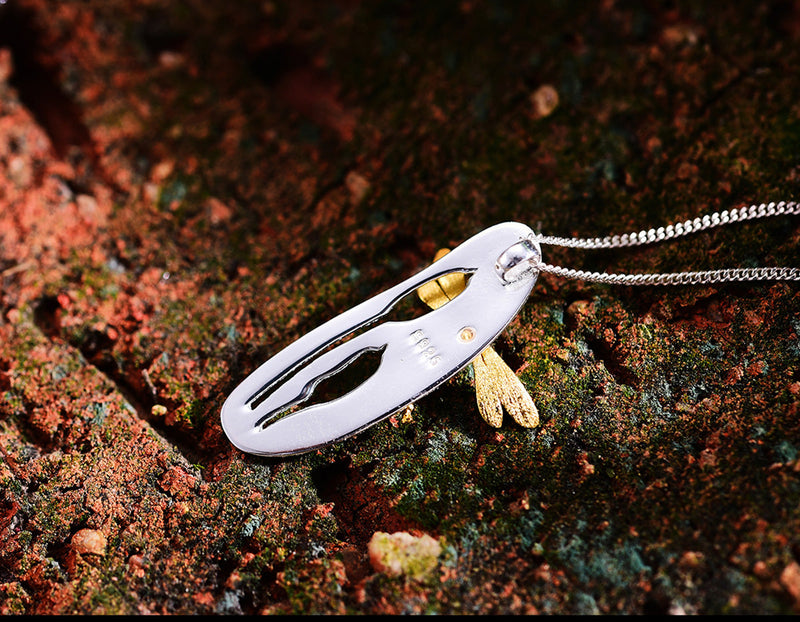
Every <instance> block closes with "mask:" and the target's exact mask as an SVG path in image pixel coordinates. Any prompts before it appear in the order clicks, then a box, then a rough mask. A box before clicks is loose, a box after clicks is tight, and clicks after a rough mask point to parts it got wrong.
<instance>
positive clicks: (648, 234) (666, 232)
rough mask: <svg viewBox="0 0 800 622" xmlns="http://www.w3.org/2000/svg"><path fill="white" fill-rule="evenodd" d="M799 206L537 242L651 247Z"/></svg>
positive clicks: (767, 205) (719, 214)
mask: <svg viewBox="0 0 800 622" xmlns="http://www.w3.org/2000/svg"><path fill="white" fill-rule="evenodd" d="M798 214H800V205H798V204H797V203H796V202H795V201H788V202H786V201H780V202H779V203H761V204H760V205H750V206H749V207H742V208H739V209H732V210H724V211H721V212H714V213H713V214H707V215H705V216H699V217H697V218H694V219H692V220H687V221H686V222H679V223H677V224H674V225H668V226H666V227H658V228H657V229H647V230H642V231H638V232H634V233H625V234H623V235H609V236H606V237H604V238H560V237H555V236H544V235H541V234H539V235H537V236H536V241H537V242H539V244H550V245H552V246H566V247H569V248H585V249H596V248H621V247H624V246H640V245H642V244H652V243H654V242H661V241H663V240H670V239H672V238H677V237H681V236H684V235H689V234H690V233H696V232H697V231H703V230H704V229H711V228H713V227H721V226H723V225H727V224H730V223H734V222H743V221H745V220H755V219H757V218H766V217H768V216H781V215H798Z"/></svg>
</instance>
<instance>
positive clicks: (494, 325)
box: [221, 222, 541, 456]
mask: <svg viewBox="0 0 800 622" xmlns="http://www.w3.org/2000/svg"><path fill="white" fill-rule="evenodd" d="M540 259H541V251H540V248H539V244H538V243H537V241H536V240H535V238H534V235H533V232H532V231H531V230H530V229H529V228H528V227H527V226H526V225H523V224H520V223H513V222H509V223H504V224H500V225H496V226H494V227H491V228H489V229H486V230H485V231H482V232H481V233H479V234H477V235H475V236H474V237H472V238H470V239H469V240H467V241H466V242H464V243H463V244H461V245H460V246H458V247H456V248H455V249H454V250H453V251H451V252H450V253H448V254H447V255H445V256H444V257H443V258H441V259H439V260H438V261H436V262H434V263H433V264H431V265H430V266H429V267H428V268H426V269H424V270H422V271H421V272H419V273H417V274H416V275H414V276H412V277H411V278H409V279H406V280H405V281H403V282H402V283H400V284H399V285H396V286H394V287H392V288H391V289H389V290H387V291H385V292H383V293H381V294H378V295H377V296H374V297H373V298H370V299H369V300H367V301H365V302H363V303H361V304H359V305H357V306H355V307H353V308H352V309H349V310H348V311H345V312H344V313H342V314H341V315H338V316H336V317H334V318H333V319H331V320H329V321H328V322H326V323H325V324H322V325H321V326H319V327H318V328H316V329H314V330H313V331H311V332H310V333H308V334H306V335H304V336H303V337H301V338H300V339H298V340H297V341H295V342H294V343H292V344H290V345H289V346H288V347H286V348H285V349H284V350H282V351H280V352H279V353H278V354H276V355H275V356H273V357H272V358H270V359H269V360H268V361H267V362H266V363H264V364H263V365H261V366H260V367H258V368H257V369H256V370H255V371H254V372H253V373H251V374H250V375H249V376H248V377H247V378H245V379H244V381H242V383H241V384H240V385H239V386H238V387H236V389H234V391H233V392H232V393H231V394H230V396H228V399H227V400H226V401H225V403H224V404H223V406H222V413H221V419H222V428H223V429H224V431H225V433H226V434H227V436H228V438H229V439H230V441H231V442H232V443H233V444H234V445H235V446H236V447H238V448H239V449H241V450H242V451H245V452H249V453H254V454H261V455H266V456H285V455H290V454H297V453H302V452H307V451H311V450H314V449H318V448H321V447H324V446H326V445H328V444H330V443H333V442H336V441H340V440H343V439H345V438H347V437H349V436H352V435H353V434H355V433H357V432H359V431H361V430H363V429H365V428H367V427H369V426H371V425H373V424H375V423H377V422H379V421H381V420H382V419H384V418H386V417H388V416H389V415H391V414H392V413H395V412H397V411H398V410H401V409H402V408H404V407H405V406H407V405H408V404H411V403H412V402H414V401H416V400H417V399H419V398H420V397H422V396H423V395H425V394H427V393H429V392H431V391H433V390H434V389H435V388H436V387H437V386H439V385H440V384H441V383H443V382H444V381H446V380H447V379H449V378H450V377H452V376H453V375H454V374H455V373H457V372H458V371H459V370H461V369H462V368H464V367H465V366H466V365H468V364H469V363H470V361H472V360H473V359H474V358H475V357H476V356H477V355H478V354H479V353H480V352H482V351H483V349H484V348H486V347H487V346H488V345H490V344H491V343H492V342H493V341H494V340H495V339H496V338H497V336H498V335H499V334H500V332H501V331H502V330H503V329H504V328H505V327H506V326H507V325H508V323H509V322H510V321H511V320H512V319H513V318H514V316H515V315H516V314H517V312H518V311H519V309H520V307H521V306H522V305H523V303H524V302H525V300H526V299H527V297H528V295H529V293H530V291H531V288H532V287H533V285H534V283H535V282H536V277H537V276H538V271H537V269H536V266H537V265H539V260H540ZM452 272H462V273H464V274H465V275H467V279H468V282H467V286H466V289H465V290H464V291H463V292H461V293H460V294H459V295H458V296H457V297H456V298H454V299H453V300H451V301H450V302H448V303H447V304H445V305H443V306H441V307H439V308H437V309H435V310H430V311H429V312H428V313H426V314H425V315H422V316H421V317H416V318H414V319H411V320H406V321H384V322H382V323H378V324H377V325H375V326H373V327H372V328H369V329H368V330H364V329H365V328H366V327H367V326H369V325H372V324H375V323H376V322H378V321H379V320H380V319H381V317H383V316H385V315H386V314H387V313H389V311H390V310H391V309H392V307H393V306H394V305H396V304H397V303H398V302H399V301H400V300H401V299H403V298H404V297H405V296H406V295H408V294H410V293H413V292H415V291H416V290H417V289H418V288H419V287H420V286H421V285H424V284H425V283H427V282H429V281H432V280H435V279H437V278H439V277H441V276H443V275H445V274H449V273H452ZM361 330H363V331H364V332H359V331H361ZM366 352H380V353H381V355H380V356H381V358H380V365H379V366H378V368H377V370H376V371H375V372H374V373H373V374H372V375H371V376H370V377H369V378H367V379H366V380H364V381H363V382H362V383H361V384H359V385H358V386H357V387H356V388H355V389H352V390H351V391H350V392H349V393H347V394H345V395H343V396H341V397H338V398H336V399H332V400H330V401H327V402H324V403H321V404H314V405H309V406H306V407H302V408H299V409H295V408H296V407H297V406H298V405H300V404H302V403H303V402H305V401H307V400H308V399H309V398H310V397H311V395H312V393H313V391H314V388H315V387H316V386H317V385H318V384H319V383H320V382H321V381H322V380H324V379H326V378H329V377H331V376H334V375H335V374H337V373H338V372H340V371H341V370H342V369H344V368H345V367H346V366H347V365H349V364H350V363H352V362H353V361H354V360H355V359H356V358H358V357H359V355H361V354H364V353H366Z"/></svg>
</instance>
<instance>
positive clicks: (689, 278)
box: [537, 263, 800, 285]
mask: <svg viewBox="0 0 800 622" xmlns="http://www.w3.org/2000/svg"><path fill="white" fill-rule="evenodd" d="M537 269H538V270H539V272H548V273H550V274H554V275H556V276H560V277H563V278H566V279H577V280H579V281H592V282H595V283H608V284H610V285H699V284H709V283H723V282H726V281H800V269H798V268H726V269H723V270H704V271H700V272H669V273H660V274H609V273H607V272H587V271H585V270H572V269H570V268H562V267H560V266H551V265H550V264H546V263H540V264H539V265H538V266H537Z"/></svg>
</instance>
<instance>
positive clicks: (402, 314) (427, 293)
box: [247, 270, 472, 427]
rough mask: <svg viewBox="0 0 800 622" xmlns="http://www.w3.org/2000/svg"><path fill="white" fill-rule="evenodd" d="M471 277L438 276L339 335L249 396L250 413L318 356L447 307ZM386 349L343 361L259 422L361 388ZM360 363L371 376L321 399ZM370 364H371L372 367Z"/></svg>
mask: <svg viewBox="0 0 800 622" xmlns="http://www.w3.org/2000/svg"><path fill="white" fill-rule="evenodd" d="M471 277H472V272H469V271H466V270H461V271H451V272H447V273H444V274H441V275H437V276H436V277H434V278H432V279H430V280H428V281H426V282H425V283H423V284H422V285H420V286H419V287H417V288H413V289H410V290H409V291H406V292H405V293H404V294H403V295H402V296H400V297H399V298H397V299H396V300H395V301H394V302H392V303H391V304H390V305H389V306H388V307H387V308H386V309H384V311H383V312H381V313H379V314H377V315H375V316H374V317H373V318H370V319H369V320H367V321H366V322H364V323H362V324H361V325H359V326H355V327H353V328H352V329H351V330H350V331H349V332H347V333H345V334H343V335H340V336H339V337H338V338H336V339H335V340H333V341H331V342H330V343H328V344H327V345H324V346H323V347H321V348H319V349H318V350H317V351H316V352H314V353H312V354H311V355H310V356H309V357H308V358H307V359H305V360H304V361H302V362H301V363H300V364H298V365H296V366H295V367H294V368H293V369H287V370H285V371H284V373H282V374H280V375H279V376H278V377H276V378H275V379H273V380H272V382H270V383H268V384H267V385H265V386H263V387H261V388H260V389H259V390H258V391H257V392H256V393H254V394H253V395H251V396H250V398H249V399H248V400H247V404H248V405H249V406H250V409H251V410H256V409H257V408H258V407H259V406H260V405H261V404H263V403H264V402H265V401H266V400H268V399H269V398H270V396H272V395H273V394H274V393H275V392H276V391H277V390H278V389H280V388H281V387H282V386H283V385H285V384H286V383H288V382H290V381H291V380H292V379H294V378H297V377H299V376H300V375H301V374H303V373H304V371H305V370H306V369H307V368H308V367H309V365H311V364H312V363H313V362H314V361H316V360H317V359H318V358H319V357H321V356H323V355H324V354H326V353H328V352H331V351H332V350H334V349H335V348H338V347H339V346H341V345H342V344H344V343H347V342H348V341H350V340H351V339H354V338H355V337H357V336H358V335H360V334H362V333H364V332H366V331H367V330H371V329H373V328H374V327H375V326H376V325H380V324H383V323H388V322H392V323H401V322H407V321H411V320H414V319H417V318H419V317H422V316H424V315H426V314H428V313H432V312H433V311H435V310H436V309H439V308H441V307H443V306H445V305H446V304H448V303H449V302H452V301H453V300H455V299H456V298H457V297H458V296H460V295H461V294H463V293H464V292H465V291H467V289H468V287H469V283H470V279H471ZM420 301H422V302H423V303H424V304H421V303H420ZM385 349H386V344H384V345H383V346H382V347H380V348H367V349H364V350H361V351H359V352H357V353H355V354H354V355H353V356H351V357H350V358H348V359H347V360H345V361H343V362H342V363H341V364H339V365H337V366H336V367H335V368H333V369H329V370H326V371H324V372H322V373H320V374H317V375H316V376H314V377H312V378H309V379H308V380H306V381H305V382H304V384H303V386H302V389H301V390H300V391H299V393H298V394H296V395H294V396H292V398H291V399H289V400H288V401H286V402H285V403H284V404H282V405H281V406H279V407H277V408H275V409H273V410H271V411H270V412H268V413H267V414H266V415H265V416H264V417H263V418H262V419H261V420H260V425H261V427H266V426H267V425H269V424H271V423H273V422H274V421H276V420H278V419H280V418H282V417H285V416H288V415H290V414H292V412H295V411H297V410H298V409H299V407H300V405H302V407H303V408H308V407H310V406H313V405H316V404H321V403H327V402H330V401H333V400H334V399H338V398H339V397H343V396H344V395H346V394H347V393H349V392H350V391H352V390H354V389H356V388H358V387H359V386H361V384H363V383H364V382H366V381H367V380H368V379H369V378H370V377H372V375H373V374H374V373H375V372H376V371H377V369H378V367H379V365H380V359H381V356H382V353H383V351H384V350H385ZM359 360H360V364H359V365H357V366H356V367H357V369H358V368H365V367H366V368H369V367H371V368H372V371H371V373H369V374H367V375H364V372H363V371H362V374H361V380H360V381H359V382H357V383H355V384H352V378H350V375H349V374H348V375H347V377H348V378H350V380H349V381H348V382H347V384H352V386H350V388H349V389H347V390H346V391H344V392H343V393H342V391H341V389H339V390H338V393H340V395H338V396H336V397H327V398H320V397H319V396H320V395H321V394H322V393H323V392H322V391H320V390H319V389H318V387H317V385H319V384H321V383H323V382H324V384H325V385H326V386H328V385H330V386H328V388H327V389H325V391H326V392H327V394H330V393H331V392H333V391H335V390H336V389H335V384H336V383H335V379H336V378H338V377H339V376H340V375H341V372H343V370H346V368H349V367H350V366H351V365H353V364H354V363H356V362H357V361H359ZM370 362H371V365H369V363H370ZM354 371H355V370H354ZM354 375H358V374H354ZM312 396H316V397H315V400H314V401H313V402H312V403H308V400H309V398H311V397H312Z"/></svg>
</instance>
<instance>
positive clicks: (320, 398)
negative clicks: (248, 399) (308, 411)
mask: <svg viewBox="0 0 800 622" xmlns="http://www.w3.org/2000/svg"><path fill="white" fill-rule="evenodd" d="M385 350H386V346H383V347H382V348H366V349H364V350H361V351H360V352H357V353H355V354H354V355H353V356H352V357H350V358H349V359H347V360H345V361H344V362H343V363H342V364H341V365H339V366H338V367H336V368H334V369H332V370H330V371H329V372H326V373H323V374H322V375H319V376H317V377H316V378H312V379H311V380H310V381H309V382H307V383H306V384H305V386H304V387H303V390H302V391H301V394H300V396H299V397H298V399H295V400H290V402H289V403H287V404H285V405H284V406H282V407H281V408H279V409H277V410H276V411H273V412H271V413H269V414H268V415H267V416H266V417H265V418H264V419H263V421H262V422H261V423H260V425H261V427H262V428H266V427H267V426H268V425H270V424H272V423H274V422H275V421H277V420H279V419H281V418H283V417H287V416H289V415H291V414H292V413H294V412H296V411H297V410H299V409H300V408H309V407H311V406H317V405H321V404H327V403H328V402H333V401H335V400H337V399H340V398H342V397H345V396H346V395H347V394H348V393H350V392H351V391H354V390H355V389H357V388H358V387H360V386H361V385H362V384H364V383H365V382H366V381H367V380H369V379H370V378H371V377H372V376H374V375H375V373H376V372H377V371H378V368H379V367H380V364H381V359H382V357H383V352H384V351H385ZM268 396H269V394H268V393H267V394H266V395H264V396H263V397H260V398H259V401H258V403H257V404H254V406H253V408H255V407H257V406H258V404H260V403H261V402H262V401H263V400H265V399H267V397H268Z"/></svg>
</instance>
